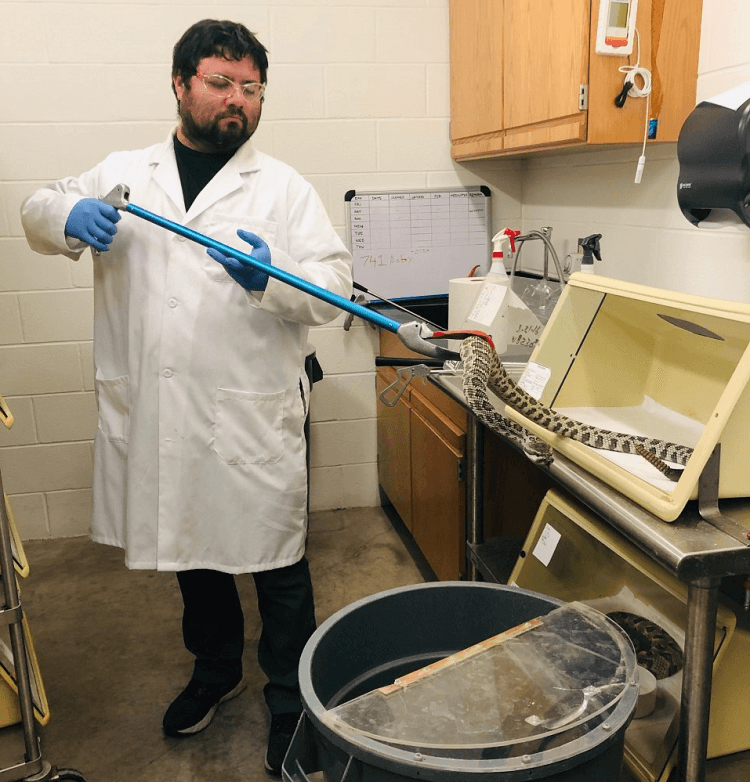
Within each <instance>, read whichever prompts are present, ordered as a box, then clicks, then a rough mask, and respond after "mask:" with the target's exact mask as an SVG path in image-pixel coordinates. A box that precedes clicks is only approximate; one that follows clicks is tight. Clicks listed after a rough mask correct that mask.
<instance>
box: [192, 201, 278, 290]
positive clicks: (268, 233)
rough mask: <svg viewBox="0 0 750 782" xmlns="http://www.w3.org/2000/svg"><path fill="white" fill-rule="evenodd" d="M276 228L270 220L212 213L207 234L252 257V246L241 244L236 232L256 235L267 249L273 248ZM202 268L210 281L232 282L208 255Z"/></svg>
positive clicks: (222, 268) (217, 263) (220, 266)
mask: <svg viewBox="0 0 750 782" xmlns="http://www.w3.org/2000/svg"><path fill="white" fill-rule="evenodd" d="M276 227H277V224H276V223H273V222H271V221H270V220H263V219H261V218H259V217H243V216H241V215H239V216H238V215H236V214H231V215H230V214H225V213H221V212H214V213H213V214H212V215H211V221H210V226H209V234H210V236H211V238H212V239H216V241H217V242H221V243H222V244H227V245H229V246H230V247H233V248H234V249H235V250H239V251H240V252H243V253H245V254H246V255H252V252H253V247H252V245H250V244H248V243H247V242H243V241H242V239H240V237H239V236H237V230H238V229H240V228H241V229H242V230H244V231H250V233H254V234H257V235H258V236H260V238H261V239H262V240H263V241H264V242H265V243H266V244H267V245H268V246H269V247H273V244H274V242H275V241H276ZM204 255H205V254H204ZM203 268H204V270H205V272H206V274H207V275H208V276H209V277H210V278H211V279H212V280H216V282H234V280H233V279H232V277H230V276H229V275H228V274H227V272H226V270H225V269H224V267H223V266H222V265H221V264H220V263H219V262H218V261H215V260H214V259H213V258H211V256H210V255H205V259H204V265H203Z"/></svg>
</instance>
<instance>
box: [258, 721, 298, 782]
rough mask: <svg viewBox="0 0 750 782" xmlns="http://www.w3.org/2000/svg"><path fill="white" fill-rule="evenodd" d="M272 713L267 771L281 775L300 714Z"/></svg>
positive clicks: (267, 752)
mask: <svg viewBox="0 0 750 782" xmlns="http://www.w3.org/2000/svg"><path fill="white" fill-rule="evenodd" d="M301 713H302V712H299V711H297V712H292V713H287V714H272V715H271V729H270V731H269V732H268V749H267V750H266V771H267V772H268V773H269V774H273V776H275V777H280V776H281V764H282V762H283V761H284V756H285V755H286V752H287V750H288V749H289V745H290V744H291V743H292V736H294V731H295V730H296V728H297V723H298V722H299V718H300V714H301Z"/></svg>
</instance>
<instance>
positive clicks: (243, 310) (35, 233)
mask: <svg viewBox="0 0 750 782" xmlns="http://www.w3.org/2000/svg"><path fill="white" fill-rule="evenodd" d="M267 65H268V61H267V57H266V50H265V48H264V47H263V45H262V44H260V43H259V42H258V40H257V39H256V38H255V36H254V35H253V34H252V33H250V31H248V30H247V28H245V27H244V26H243V25H240V24H235V23H232V22H219V21H215V20H204V21H202V22H198V23H197V24H195V25H193V26H192V27H191V28H190V29H189V30H187V32H186V33H185V34H184V35H183V36H182V38H181V39H180V41H179V42H178V43H177V44H176V46H175V49H174V57H173V70H172V85H173V89H174V93H175V95H176V97H177V106H178V112H179V124H178V127H177V128H176V131H175V132H174V133H173V134H171V135H170V137H169V139H168V140H167V141H166V142H165V143H162V144H157V145H155V146H153V147H149V148H148V149H144V150H139V151H134V152H117V153H114V154H112V155H110V156H109V157H107V158H106V159H105V160H104V161H103V162H102V163H100V164H98V165H97V166H95V167H94V168H93V169H91V170H90V171H88V172H86V173H84V174H82V175H81V176H79V177H69V178H66V179H62V180H60V181H58V182H56V183H54V184H52V185H49V186H48V187H45V188H42V189H41V190H39V191H37V192H36V193H35V194H33V195H32V196H30V197H29V198H28V199H27V200H26V201H25V202H24V204H23V206H22V210H21V211H22V219H23V225H24V230H25V232H26V236H27V239H28V242H29V244H30V246H31V247H32V249H34V250H36V251H37V252H41V253H45V254H55V253H60V254H62V255H65V256H67V257H69V258H73V259H77V258H78V257H79V256H80V254H81V253H82V252H83V251H84V250H85V249H86V247H87V246H89V247H91V248H93V250H94V251H96V252H95V254H94V305H95V306H94V320H95V324H94V363H95V369H96V393H97V400H98V405H99V429H98V432H97V436H96V441H95V460H94V461H95V474H94V512H93V520H92V537H93V539H94V540H96V541H98V542H101V543H105V544H110V545H115V546H119V547H122V548H124V549H125V552H126V555H125V556H126V564H127V565H128V567H130V568H155V569H157V570H173V571H176V573H177V579H178V582H179V586H180V590H181V593H182V597H183V602H184V613H183V636H184V641H185V645H186V647H187V649H188V650H189V651H190V652H191V653H192V654H193V655H194V656H195V664H194V671H193V676H192V678H191V680H190V682H189V683H188V685H187V687H186V689H185V690H184V691H183V692H182V693H181V694H180V695H179V696H178V697H177V699H176V700H175V701H174V702H173V703H172V704H171V706H170V707H169V708H168V710H167V712H166V714H165V716H164V723H163V728H164V731H165V733H167V735H170V736H185V735H190V734H192V733H195V732H197V731H200V730H202V729H203V728H205V727H206V726H207V725H208V724H209V722H210V721H211V719H212V717H213V715H214V713H215V711H216V708H217V707H218V706H219V704H220V703H222V702H224V701H226V700H228V699H230V698H233V697H234V696H236V695H238V694H239V693H240V692H241V690H242V689H243V687H244V682H243V676H242V659H241V658H242V651H243V636H244V630H243V614H242V608H241V606H240V603H239V599H238V596H237V590H236V587H235V583H234V574H237V573H248V572H250V573H253V577H254V579H255V583H256V589H257V593H258V605H259V611H260V615H261V618H262V621H263V631H262V636H261V639H260V643H259V649H258V658H259V661H260V664H261V667H262V669H263V671H264V673H265V674H266V676H267V677H268V683H267V685H266V686H265V688H264V695H265V699H266V703H267V706H268V709H269V711H270V713H271V728H270V732H269V743H268V751H267V755H266V767H267V769H268V770H269V771H270V772H272V773H274V774H277V775H278V774H279V773H280V766H281V761H282V759H283V756H284V754H285V752H286V749H287V747H288V744H289V741H290V740H291V735H292V733H293V730H294V727H295V725H296V722H297V720H298V717H299V714H300V712H301V706H300V700H299V688H298V682H297V667H298V663H299V657H300V654H301V651H302V648H303V647H304V644H305V643H306V642H307V640H308V638H309V637H310V635H311V634H312V632H313V631H314V629H315V616H314V605H313V595H312V585H311V583H310V575H309V569H308V566H307V561H306V560H305V558H304V545H305V536H306V522H307V519H306V500H307V475H306V464H305V442H304V420H305V417H306V414H307V408H308V402H309V391H310V388H309V382H308V379H307V377H306V375H305V372H304V360H305V355H306V352H307V351H306V346H307V336H308V330H309V327H310V326H313V325H318V324H323V323H326V322H328V321H330V320H332V319H333V318H335V317H336V316H337V315H338V314H339V313H338V310H337V309H336V308H334V307H333V306H331V305H328V304H325V303H323V302H321V301H319V300H318V299H315V298H313V297H310V296H308V295H307V294H304V293H302V292H300V291H297V290H295V289H293V288H291V287H289V286H287V285H285V284H284V283H281V282H279V281H277V280H275V279H273V278H269V276H268V275H267V274H265V273H263V272H260V271H257V270H255V269H254V268H253V267H251V266H250V265H249V264H247V263H244V264H243V263H240V262H238V261H235V260H234V259H231V258H227V257H225V256H223V255H221V254H220V253H218V252H216V251H214V250H210V251H209V252H208V253H207V252H206V251H205V250H204V249H202V248H201V247H200V246H199V245H197V244H195V243H192V242H189V241H185V240H183V239H182V238H181V237H178V236H176V235H175V234H173V233H170V232H168V231H167V230H165V229H162V228H159V227H156V226H154V225H152V224H150V223H148V222H145V221H143V220H141V219H139V218H137V217H135V216H134V215H131V214H127V213H124V214H123V215H121V214H120V213H118V212H117V210H115V209H114V208H113V207H111V206H108V205H106V204H104V203H102V202H101V201H100V200H98V198H99V197H101V196H103V195H105V194H107V193H109V192H110V190H111V189H112V188H113V187H115V186H116V185H117V184H119V183H124V184H126V185H128V186H129V187H130V197H131V199H132V202H133V203H134V204H137V205H139V206H142V207H144V208H145V209H148V210H149V211H152V212H155V213H156V214H159V215H162V216H164V217H166V218H168V219H170V220H173V221H175V222H179V223H183V224H185V225H187V226H188V227H190V228H192V229H194V230H196V231H198V232H200V233H204V234H207V235H209V236H211V237H213V238H215V239H217V240H219V241H221V242H224V243H225V244H230V245H234V246H237V247H239V248H241V249H243V250H244V251H245V252H247V253H250V252H252V254H253V255H254V256H256V257H258V258H260V259H262V260H264V261H266V262H267V263H270V264H272V265H274V266H277V267H279V268H282V269H284V270H286V271H289V272H291V273H292V274H294V275H296V276H299V277H302V278H304V279H306V280H308V281H310V282H312V283H315V284H316V285H318V286H320V287H323V288H327V289H328V290H331V291H333V292H335V293H337V294H339V295H341V296H344V297H345V298H348V297H349V295H350V293H351V258H350V255H349V253H348V252H347V250H346V248H345V247H344V245H343V243H342V242H341V240H340V238H339V237H338V236H337V234H336V233H335V231H334V229H333V227H332V226H331V224H330V221H329V220H328V218H327V216H326V214H325V210H324V209H323V206H322V204H321V203H320V200H319V199H318V197H317V196H316V194H315V192H314V191H313V189H312V187H311V186H310V185H309V184H308V183H307V182H305V181H304V180H303V179H302V178H301V177H300V176H299V175H298V174H297V173H296V172H295V171H293V170H292V169H291V168H289V167H288V166H286V165H285V164H283V163H281V162H279V161H277V160H274V159H272V158H270V157H268V156H266V155H264V154H262V153H260V152H258V151H257V150H255V149H254V148H253V146H252V143H251V141H250V138H251V136H252V135H253V133H254V132H255V129H256V128H257V126H258V122H259V120H260V116H261V108H262V103H263V93H264V89H265V85H266V81H267V79H266V69H267ZM238 226H242V228H244V229H247V230H241V231H237V230H236V229H237V227H238ZM236 234H239V236H240V238H241V239H242V240H243V241H239V240H238V239H237V238H236ZM245 242H246V243H247V244H246V243H245Z"/></svg>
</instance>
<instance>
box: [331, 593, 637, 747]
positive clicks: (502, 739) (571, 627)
mask: <svg viewBox="0 0 750 782" xmlns="http://www.w3.org/2000/svg"><path fill="white" fill-rule="evenodd" d="M634 675H635V662H634V655H633V651H632V648H630V647H629V646H628V641H627V639H626V638H625V636H624V635H623V633H622V632H621V631H620V630H619V629H618V628H617V627H616V626H615V625H614V623H612V622H611V621H610V620H609V619H607V617H606V616H604V615H603V614H601V613H599V612H598V611H595V610H594V609H591V608H589V607H588V606H586V605H583V604H582V603H570V604H568V605H565V606H563V607H561V608H558V609H555V610H553V611H551V612H550V613H548V614H546V615H544V616H541V617H538V618H536V619H532V620H531V621H529V622H526V623H524V624H522V625H519V626H517V627H514V628H512V629H510V630H507V631H506V632H504V633H501V634H500V635H497V636H495V637H493V638H490V639H488V640H486V641H483V642H482V643H480V644H477V645H476V646H472V647H470V648H469V649H465V650H463V651H461V652H458V653H456V654H454V655H451V656H450V657H446V658H445V659H443V660H440V661H438V662H436V663H433V664H432V665H429V666H427V667H426V668H422V669H420V670H419V671H415V672H414V673H411V674H409V675H407V676H403V677H401V678H399V679H396V681H395V682H394V683H393V684H392V685H388V686H386V687H381V688H379V689H377V690H373V691H371V692H369V693H366V694H365V695H362V696H360V697H358V698H355V699H353V700H351V701H348V702H347V703H344V704H341V705H340V706H337V707H336V708H333V709H330V710H328V711H327V712H325V714H324V715H323V721H324V722H325V723H326V724H327V725H329V726H330V727H331V728H332V729H333V730H335V731H337V732H338V733H342V734H345V735H348V736H349V737H351V738H356V737H357V736H362V737H368V738H371V739H376V740H378V741H382V742H385V743H387V744H391V745H396V746H403V747H404V748H406V747H409V748H420V749H427V750H437V751H440V750H477V749H483V748H489V747H494V748H497V747H508V748H511V745H512V746H513V748H514V749H516V750H518V749H519V746H516V745H523V744H524V743H526V742H538V741H539V740H540V739H542V738H545V737H550V736H553V735H555V734H561V733H564V732H566V731H571V729H575V728H579V727H580V726H582V725H583V724H584V723H586V725H585V729H586V730H591V729H592V727H594V726H596V725H597V724H599V722H601V721H602V720H604V719H605V718H606V715H607V714H609V713H610V712H611V710H612V709H613V708H614V705H615V704H616V703H617V701H618V700H619V699H620V698H621V697H622V695H623V693H624V692H625V690H626V689H627V687H628V686H629V685H630V683H631V681H632V680H633V678H634ZM597 717H598V718H599V719H598V720H597V719H596V718H597ZM574 732H575V731H574ZM578 732H580V731H578ZM557 738H561V737H557ZM555 743H556V744H559V743H560V742H559V741H556V742H555ZM438 754H439V753H438ZM513 754H516V753H515V752H514V753H513ZM484 756H486V755H484Z"/></svg>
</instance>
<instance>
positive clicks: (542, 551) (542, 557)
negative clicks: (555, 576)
mask: <svg viewBox="0 0 750 782" xmlns="http://www.w3.org/2000/svg"><path fill="white" fill-rule="evenodd" d="M560 537H561V535H560V533H559V532H558V531H557V530H556V529H555V528H554V527H553V526H552V525H550V524H545V525H544V529H543V530H542V534H541V535H540V537H539V540H537V542H536V546H534V550H533V551H532V552H531V553H532V554H533V555H534V556H535V557H536V558H537V559H538V560H539V561H540V562H541V563H542V564H543V565H544V566H545V567H548V566H549V563H550V560H551V559H552V555H553V554H554V553H555V549H556V548H557V544H558V543H559V542H560Z"/></svg>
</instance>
